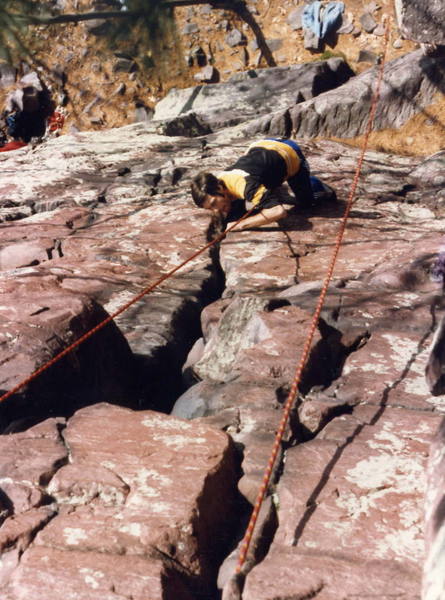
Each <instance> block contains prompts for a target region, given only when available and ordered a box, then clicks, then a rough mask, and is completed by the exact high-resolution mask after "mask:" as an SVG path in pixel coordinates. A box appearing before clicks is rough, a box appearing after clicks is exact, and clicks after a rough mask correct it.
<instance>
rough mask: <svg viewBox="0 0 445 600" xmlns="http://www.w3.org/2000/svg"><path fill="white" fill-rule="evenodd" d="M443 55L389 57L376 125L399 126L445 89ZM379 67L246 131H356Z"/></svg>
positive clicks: (311, 133)
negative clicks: (391, 59)
mask: <svg viewBox="0 0 445 600" xmlns="http://www.w3.org/2000/svg"><path fill="white" fill-rule="evenodd" d="M444 69H445V58H444V57H430V56H425V55H424V54H423V53H422V52H421V51H420V50H419V51H416V52H413V53H410V54H406V55H404V56H402V57H401V58H397V59H394V60H393V61H391V62H389V63H387V64H386V65H385V69H384V75H383V84H382V89H381V95H380V100H379V103H378V107H377V111H376V118H375V124H374V127H375V129H384V128H386V127H395V128H397V127H400V126H401V125H403V124H404V123H405V122H406V121H407V120H408V119H409V118H410V117H412V116H413V115H415V114H417V113H418V112H419V110H421V109H422V108H424V107H426V106H428V105H429V104H430V103H431V102H432V99H433V97H434V94H436V92H437V91H438V90H439V91H442V92H443V91H444V87H443V73H444ZM376 77H377V67H374V68H373V69H370V70H367V71H365V72H364V73H362V74H361V75H358V76H357V77H353V78H351V79H350V80H349V81H348V82H347V83H346V84H345V85H342V86H340V87H339V88H336V89H333V90H331V91H329V92H326V93H324V94H321V95H320V96H316V97H314V98H313V99H311V100H307V101H306V102H302V103H301V104H297V105H296V106H294V107H291V106H290V107H288V108H286V109H285V110H281V111H277V112H274V113H273V114H271V115H267V116H266V117H263V118H262V119H258V120H257V121H255V122H252V123H251V124H249V125H248V128H247V131H248V132H249V134H253V133H258V134H259V133H268V134H274V135H290V133H291V132H293V135H297V136H298V137H308V138H311V137H315V136H334V135H335V136H337V137H354V136H356V135H359V134H361V133H363V132H364V131H365V129H366V125H367V120H368V115H369V111H370V105H371V99H372V95H373V94H372V89H373V86H374V84H375V81H376Z"/></svg>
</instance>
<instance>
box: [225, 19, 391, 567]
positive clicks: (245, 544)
mask: <svg viewBox="0 0 445 600" xmlns="http://www.w3.org/2000/svg"><path fill="white" fill-rule="evenodd" d="M389 26H390V19H387V20H386V27H385V41H384V50H383V56H382V60H381V63H380V68H379V71H378V78H377V84H376V87H375V92H374V96H373V98H372V101H371V108H370V112H369V119H368V124H367V127H366V132H365V137H364V140H363V146H362V150H361V153H360V157H359V160H358V162H357V168H356V171H355V175H354V179H353V181H352V185H351V190H350V192H349V196H348V200H347V203H346V209H345V213H344V215H343V218H342V220H341V223H340V227H339V231H338V233H337V238H336V241H335V246H334V250H333V252H332V257H331V262H330V264H329V268H328V271H327V275H326V278H325V280H324V283H323V287H322V289H321V292H320V296H319V298H318V302H317V307H316V309H315V312H314V315H313V318H312V321H311V324H310V327H309V331H308V334H307V338H306V341H305V344H304V347H303V352H302V356H301V359H300V362H299V363H298V366H297V368H296V370H295V376H294V379H293V382H292V385H291V388H290V391H289V394H288V397H287V399H286V402H285V404H284V407H283V415H282V418H281V421H280V424H279V426H278V430H277V433H276V436H275V440H274V443H273V448H272V452H271V455H270V457H269V461H268V463H267V467H266V469H265V471H264V476H263V481H262V483H261V486H260V489H259V492H258V495H257V498H256V501H255V504H254V507H253V510H252V515H251V517H250V521H249V524H248V526H247V529H246V533H245V535H244V538H243V540H242V542H241V548H240V552H239V556H238V562H237V566H236V570H235V573H236V574H237V575H239V574H240V573H241V570H242V568H243V565H244V563H245V561H246V558H247V553H248V551H249V546H250V542H251V540H252V536H253V531H254V529H255V525H256V522H257V519H258V514H259V512H260V509H261V506H262V503H263V500H264V496H265V495H266V491H267V489H268V487H269V483H270V479H271V476H272V470H273V467H274V465H275V461H276V458H277V456H278V451H279V448H280V445H281V441H282V439H283V435H284V431H285V429H286V425H287V422H288V420H289V415H290V412H291V409H292V406H293V404H294V401H295V397H296V395H297V391H298V386H299V384H300V380H301V375H302V373H303V369H304V367H305V365H306V362H307V360H308V357H309V351H310V349H311V344H312V340H313V337H314V333H315V330H316V328H317V325H318V320H319V318H320V313H321V309H322V308H323V304H324V300H325V297H326V294H327V291H328V287H329V283H330V281H331V278H332V273H333V272H334V267H335V263H336V260H337V256H338V253H339V250H340V246H341V243H342V240H343V235H344V232H345V229H346V224H347V221H348V217H349V213H350V211H351V207H352V204H353V199H354V196H355V191H356V189H357V185H358V180H359V177H360V172H361V170H362V165H363V159H364V156H365V152H366V150H367V147H368V140H369V135H370V133H371V130H372V126H373V123H374V118H375V113H376V109H377V103H378V100H379V97H380V87H381V83H382V79H383V69H384V66H385V58H386V49H387V46H388V39H389Z"/></svg>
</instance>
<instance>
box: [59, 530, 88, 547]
mask: <svg viewBox="0 0 445 600" xmlns="http://www.w3.org/2000/svg"><path fill="white" fill-rule="evenodd" d="M63 536H64V538H65V540H66V543H67V544H69V545H72V546H75V545H77V544H79V543H80V542H81V541H82V540H86V539H88V536H87V534H86V533H85V531H84V530H83V529H81V528H80V527H65V529H64V530H63Z"/></svg>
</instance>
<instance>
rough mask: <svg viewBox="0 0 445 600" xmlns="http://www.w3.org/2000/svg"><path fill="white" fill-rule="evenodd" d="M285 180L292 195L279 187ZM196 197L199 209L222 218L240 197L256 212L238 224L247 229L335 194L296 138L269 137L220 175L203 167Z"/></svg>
mask: <svg viewBox="0 0 445 600" xmlns="http://www.w3.org/2000/svg"><path fill="white" fill-rule="evenodd" d="M284 182H287V183H288V185H289V187H290V189H291V190H292V192H293V194H294V197H292V196H290V195H289V194H286V193H285V191H284V190H283V189H282V188H281V186H282V184H283V183H284ZM191 192H192V198H193V200H194V202H195V204H196V205H197V206H199V207H201V208H206V209H209V210H212V211H213V212H215V213H217V214H219V215H221V216H222V217H223V218H224V219H227V218H230V215H231V211H232V210H233V208H234V206H235V204H236V203H238V202H239V201H241V202H243V203H244V209H247V210H250V209H251V208H252V207H253V208H254V209H255V211H254V213H253V214H252V215H250V216H248V217H247V218H246V219H244V220H243V221H242V222H240V223H239V224H238V225H237V226H236V227H235V228H234V229H236V230H243V229H248V228H251V227H259V226H261V225H266V224H268V223H274V222H276V221H280V220H281V219H283V218H285V217H286V216H287V214H288V213H289V211H291V210H292V209H294V208H295V207H296V206H299V207H302V208H307V207H310V206H313V205H314V204H315V203H316V202H317V201H318V200H321V199H328V198H329V199H335V192H334V190H332V188H330V187H329V186H327V185H326V184H324V183H323V182H321V181H320V180H319V179H317V178H316V177H313V176H311V174H310V169H309V165H308V163H307V161H306V159H305V157H304V155H303V152H302V151H301V149H300V147H299V146H298V144H297V143H296V142H294V141H293V140H290V139H287V138H266V139H263V140H260V141H257V142H254V143H253V144H251V145H250V146H249V148H248V151H247V153H246V154H245V155H243V156H241V157H240V158H239V159H238V160H237V161H236V162H235V163H234V164H233V165H232V166H230V167H228V168H227V169H225V170H224V171H220V172H218V173H216V174H212V173H209V172H201V173H199V174H198V175H197V176H196V177H194V178H193V180H192V183H191Z"/></svg>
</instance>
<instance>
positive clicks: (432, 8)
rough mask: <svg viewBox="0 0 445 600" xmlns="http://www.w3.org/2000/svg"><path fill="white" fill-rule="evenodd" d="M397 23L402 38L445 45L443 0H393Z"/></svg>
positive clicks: (444, 7) (444, 6)
mask: <svg viewBox="0 0 445 600" xmlns="http://www.w3.org/2000/svg"><path fill="white" fill-rule="evenodd" d="M394 4H395V7H396V15H397V22H398V25H399V28H400V31H401V32H402V34H403V36H404V37H406V38H408V39H411V40H415V41H417V42H424V43H427V44H441V45H445V34H444V30H443V13H444V10H445V4H444V2H443V0H428V2H427V1H425V0H419V1H417V2H415V3H414V2H408V1H407V0H395V3H394Z"/></svg>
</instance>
